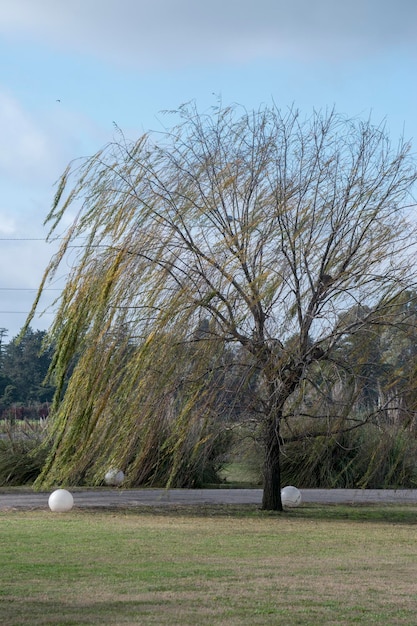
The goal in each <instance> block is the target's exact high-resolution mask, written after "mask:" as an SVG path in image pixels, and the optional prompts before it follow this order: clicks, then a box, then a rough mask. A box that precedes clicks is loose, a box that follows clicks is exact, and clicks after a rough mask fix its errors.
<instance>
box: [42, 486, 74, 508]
mask: <svg viewBox="0 0 417 626" xmlns="http://www.w3.org/2000/svg"><path fill="white" fill-rule="evenodd" d="M48 504H49V508H50V509H51V511H54V512H55V513H63V512H65V511H70V510H71V509H72V507H73V506H74V498H73V497H72V494H71V493H70V492H69V491H67V490H66V489H56V490H55V491H53V492H52V493H51V495H50V496H49V500H48Z"/></svg>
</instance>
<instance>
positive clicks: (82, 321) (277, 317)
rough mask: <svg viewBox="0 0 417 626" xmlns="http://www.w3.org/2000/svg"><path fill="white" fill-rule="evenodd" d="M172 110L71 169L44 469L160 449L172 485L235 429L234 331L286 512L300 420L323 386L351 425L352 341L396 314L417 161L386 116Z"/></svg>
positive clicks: (331, 413) (331, 418) (274, 486)
mask: <svg viewBox="0 0 417 626" xmlns="http://www.w3.org/2000/svg"><path fill="white" fill-rule="evenodd" d="M176 115H177V116H178V115H179V116H180V117H179V121H177V124H176V125H175V126H173V128H172V130H170V131H167V132H164V133H162V134H152V133H150V134H146V135H144V136H142V137H140V139H139V140H138V141H136V142H129V141H127V140H126V139H125V138H124V137H123V135H122V134H121V133H120V135H119V136H118V140H117V141H116V142H114V143H112V144H110V145H107V146H106V147H105V148H104V149H102V150H101V151H100V152H98V153H97V154H95V155H94V156H93V157H91V158H88V159H87V160H85V161H82V162H81V164H80V163H76V164H73V165H71V166H69V167H68V168H67V170H66V171H65V172H64V174H63V176H62V179H61V181H60V183H59V186H58V190H57V193H56V197H55V202H54V204H53V207H52V209H51V211H50V213H49V215H48V216H47V223H49V225H50V235H49V237H50V238H52V237H54V236H56V235H57V234H59V233H60V229H61V230H62V228H64V229H66V231H65V236H64V237H63V240H62V244H61V248H60V250H59V252H58V253H57V254H56V255H55V256H54V257H53V258H52V260H51V262H50V264H49V266H48V268H47V270H46V272H45V275H44V279H43V281H42V284H41V286H40V290H39V297H40V294H41V293H42V290H43V289H44V288H45V286H46V285H47V284H48V281H50V280H52V279H53V278H54V276H55V274H56V272H57V271H58V270H59V269H60V268H61V266H62V265H63V264H64V263H66V264H67V265H68V264H69V263H71V269H70V272H69V276H68V280H67V283H66V286H65V289H64V291H63V293H62V296H61V298H60V300H59V309H58V312H57V315H56V317H55V320H54V322H53V325H52V327H51V331H50V334H49V336H50V338H51V341H52V342H53V343H54V345H55V346H56V352H55V358H54V361H53V364H52V368H51V372H52V374H53V376H54V377H55V382H56V384H57V388H58V391H57V394H56V398H55V404H54V407H53V422H52V429H51V441H52V442H53V446H52V452H51V454H50V456H49V459H48V462H47V463H46V465H45V467H44V471H43V473H42V475H41V477H40V481H41V483H43V484H44V483H45V481H46V482H49V483H51V482H58V481H60V482H62V481H74V480H77V478H78V477H79V476H81V475H82V474H84V475H85V474H86V473H87V474H88V475H89V476H90V479H91V480H98V479H99V478H101V477H102V475H103V470H104V468H106V467H108V466H109V464H114V465H116V466H117V467H122V468H123V469H124V470H125V471H126V474H127V478H128V481H130V484H134V483H135V481H136V482H137V481H138V480H139V479H140V477H141V476H142V475H145V474H146V473H147V472H150V473H152V472H155V471H156V469H157V468H156V467H155V462H153V465H154V467H148V468H146V467H145V466H146V462H145V460H146V458H149V457H148V456H147V451H149V449H154V450H158V454H157V458H158V461H157V462H156V465H157V464H158V463H161V464H163V463H166V462H167V459H168V458H169V463H170V467H169V476H170V478H169V479H168V484H173V481H174V482H175V477H176V476H177V475H178V472H179V471H180V470H181V467H182V465H183V464H184V459H185V458H186V457H187V458H188V459H196V458H197V457H198V456H199V455H200V454H202V451H203V450H206V449H207V448H206V446H207V445H208V443H209V442H213V441H214V440H215V435H216V429H220V428H221V424H220V422H222V415H221V413H222V412H223V411H224V403H223V404H222V401H219V393H221V392H224V393H226V392H227V389H226V387H227V383H225V377H224V376H223V378H221V381H222V382H219V380H220V379H219V378H218V373H219V371H221V370H222V368H223V370H224V368H225V365H224V362H223V360H222V359H223V357H222V355H223V353H224V349H225V346H229V349H230V350H231V351H232V352H233V350H235V353H236V354H239V355H242V354H243V355H244V358H242V361H241V364H240V367H237V368H236V370H235V371H236V372H239V377H240V378H239V382H238V383H237V384H235V385H234V398H232V400H231V402H238V396H239V394H240V393H242V394H243V393H245V392H247V389H248V388H249V387H250V395H251V402H250V407H247V410H246V411H245V413H244V414H242V419H244V418H247V419H248V420H249V421H250V423H251V424H252V427H253V428H252V430H253V433H254V436H255V437H256V438H257V441H258V443H259V445H260V446H262V449H263V456H264V471H263V480H264V490H263V494H264V495H263V508H265V509H271V510H281V508H282V503H281V495H280V487H281V485H280V453H281V450H282V446H283V444H284V440H283V437H284V430H285V435H286V436H288V437H290V436H291V432H292V431H291V418H292V417H293V416H296V417H297V424H299V420H300V410H299V407H300V406H301V405H302V406H303V411H304V412H305V411H306V410H307V408H308V406H309V404H308V393H311V389H314V390H315V391H314V393H315V394H316V396H318V397H319V398H320V402H314V411H313V409H312V414H311V416H310V417H309V419H314V420H320V424H322V430H323V432H327V433H334V432H335V431H336V430H337V429H338V428H341V421H340V420H341V418H343V424H344V426H343V428H346V419H349V416H350V413H349V408H350V407H351V406H352V394H353V393H354V389H355V385H352V384H350V383H349V384H346V385H345V384H343V381H345V380H346V379H347V378H348V379H349V381H351V380H354V379H355V376H356V375H357V370H356V366H355V365H356V364H355V363H352V362H350V363H345V362H343V360H341V358H340V350H338V347H339V345H340V342H342V341H346V338H347V337H349V336H353V335H355V334H358V333H360V334H361V337H365V336H366V333H367V332H369V334H370V336H372V333H373V329H375V328H376V327H378V328H379V327H381V325H384V324H392V319H393V313H394V310H395V306H397V305H396V304H395V303H396V302H397V298H398V295H399V294H401V293H403V292H404V293H405V291H406V289H407V288H409V287H410V285H412V283H413V272H412V270H413V267H412V260H413V259H412V253H413V252H414V251H415V248H414V249H413V246H414V245H415V228H414V225H413V224H412V222H411V221H410V220H409V219H408V216H409V215H410V210H411V209H410V206H411V205H412V202H413V201H412V199H411V192H412V187H413V185H414V183H415V180H416V168H415V165H414V163H413V160H412V158H411V156H410V152H409V145H408V144H407V143H404V142H400V143H399V145H398V146H396V147H393V146H392V145H391V143H390V141H389V138H388V136H387V134H386V132H385V129H384V127H382V126H373V125H372V124H371V123H370V122H363V121H359V120H347V119H345V118H343V117H341V116H339V115H337V114H336V113H335V112H334V111H331V112H325V113H314V114H313V115H312V116H311V117H309V118H305V119H302V118H301V116H300V115H299V113H298V112H297V111H295V110H289V111H288V112H285V113H282V112H281V111H280V110H278V109H276V108H275V107H265V108H262V109H260V110H258V111H255V112H247V111H245V110H243V109H240V108H237V107H232V108H221V107H219V108H215V109H213V110H211V111H210V112H209V113H207V114H201V113H199V112H198V111H197V110H196V108H195V106H194V105H192V104H191V105H185V106H183V107H181V108H180V110H179V111H177V112H176ZM68 223H70V224H71V225H70V227H68V228H67V226H66V225H67V224H68ZM38 299H39V298H38ZM36 306H37V302H35V304H34V309H33V310H35V309H36ZM359 306H360V308H361V311H365V313H363V314H361V315H360V316H358V317H356V318H355V317H352V316H351V315H345V313H346V311H351V310H352V309H353V308H354V307H359ZM203 322H204V323H203ZM202 325H203V326H204V332H200V333H199V332H196V329H198V328H201V327H202ZM74 359H76V361H75V362H76V365H75V367H74V371H73V372H72V375H71V377H70V380H69V383H68V386H67V387H66V389H65V393H64V386H65V380H66V376H67V374H68V371H69V370H70V368H71V367H73V364H74ZM317 381H320V382H319V383H318V382H317ZM337 384H338V385H339V387H338V392H337V394H335V392H334V389H335V385H337ZM222 386H223V387H222ZM221 387H222V388H221ZM309 389H310V392H309V391H308V390H309ZM332 389H333V391H332V393H328V392H329V390H332ZM352 390H353V391H352ZM330 396H332V397H330ZM219 414H220V415H219ZM219 417H220V419H219ZM223 417H224V416H223ZM351 419H352V424H351V425H350V426H349V428H350V427H352V428H356V427H357V425H358V417H357V415H355V416H352V417H351ZM367 419H369V416H367V415H366V414H364V415H362V417H361V421H363V422H366V421H367ZM223 421H224V420H223ZM284 424H285V429H283V425H284ZM295 436H297V433H295ZM186 453H187V454H186ZM152 458H154V457H152ZM189 462H190V461H187V463H188V464H189ZM181 471H186V469H185V470H184V468H182V470H181Z"/></svg>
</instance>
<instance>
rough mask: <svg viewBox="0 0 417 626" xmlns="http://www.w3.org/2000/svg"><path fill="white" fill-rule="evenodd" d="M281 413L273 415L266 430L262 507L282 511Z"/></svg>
mask: <svg viewBox="0 0 417 626" xmlns="http://www.w3.org/2000/svg"><path fill="white" fill-rule="evenodd" d="M280 417H281V415H280V414H278V415H277V414H275V415H274V416H271V419H270V420H268V425H267V428H266V432H265V441H264V446H265V459H264V485H263V486H264V490H263V498H262V508H263V509H265V510H267V511H282V500H281V466H280V450H281V439H280V434H279V427H280Z"/></svg>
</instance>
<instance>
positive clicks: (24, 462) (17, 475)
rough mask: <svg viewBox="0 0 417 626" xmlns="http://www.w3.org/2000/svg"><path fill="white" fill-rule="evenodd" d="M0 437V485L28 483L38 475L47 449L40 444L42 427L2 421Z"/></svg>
mask: <svg viewBox="0 0 417 626" xmlns="http://www.w3.org/2000/svg"><path fill="white" fill-rule="evenodd" d="M3 426H4V428H3V431H4V432H3V433H2V435H1V437H2V438H1V439H0V485H2V486H4V485H10V486H18V485H28V484H31V483H33V481H34V480H35V479H36V478H37V476H38V475H39V473H40V471H41V469H42V466H43V464H44V462H45V459H46V455H47V450H46V449H45V447H44V446H42V445H41V444H42V441H43V434H42V427H41V426H39V425H38V427H33V426H31V425H30V424H29V423H22V424H20V425H19V426H15V425H12V424H7V423H3Z"/></svg>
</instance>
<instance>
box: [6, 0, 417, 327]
mask: <svg viewBox="0 0 417 626" xmlns="http://www.w3.org/2000/svg"><path fill="white" fill-rule="evenodd" d="M0 59H1V63H0V137H1V142H2V149H1V150H0V328H6V329H8V331H9V339H10V338H11V337H13V336H15V335H16V334H17V333H18V331H19V329H20V328H21V326H22V325H23V323H24V320H25V314H26V313H27V312H28V311H29V308H30V305H31V302H32V299H33V297H34V291H30V289H32V290H33V289H35V288H36V287H37V286H38V284H39V282H40V279H41V275H42V272H43V270H44V268H45V266H46V264H47V262H48V260H49V257H50V255H51V254H52V250H53V248H52V247H51V246H48V245H46V244H45V243H44V242H43V241H16V240H17V239H36V238H41V239H42V237H44V236H45V229H44V228H43V226H42V223H43V220H44V218H45V216H46V213H47V211H48V209H49V207H50V203H51V199H52V197H53V193H54V188H53V184H54V182H55V180H56V179H57V178H58V176H59V174H60V173H61V172H62V170H63V169H64V167H65V166H66V164H67V163H68V162H69V161H70V160H72V159H74V158H77V157H79V156H82V155H87V154H91V153H93V152H95V151H96V150H97V149H99V148H100V147H101V146H102V145H103V144H104V143H106V142H107V141H109V140H111V139H112V138H113V137H114V132H115V131H114V125H113V122H116V123H117V125H118V126H119V127H120V128H121V129H122V130H123V131H124V133H125V134H126V135H127V136H128V137H129V138H136V137H137V136H138V135H139V134H140V133H142V132H143V131H146V130H149V129H156V130H159V129H161V127H162V126H163V125H168V126H169V124H170V119H169V117H167V116H166V115H163V114H162V113H161V111H162V110H165V109H173V108H176V107H177V106H178V105H180V104H181V103H183V102H186V101H188V100H191V99H193V100H196V102H197V105H198V107H199V108H200V110H202V111H204V110H207V109H208V108H209V107H210V106H211V105H214V104H216V103H217V98H218V97H220V98H221V100H222V102H223V104H225V105H228V104H231V103H233V102H237V103H239V104H242V105H244V106H245V107H246V108H249V109H250V108H257V107H258V106H259V105H261V104H262V103H266V104H268V103H271V102H272V101H274V102H275V104H276V105H278V106H279V107H282V108H285V107H288V106H291V105H293V104H294V105H295V106H296V107H297V108H299V109H300V110H301V111H302V112H303V113H304V114H308V113H309V112H311V110H312V109H313V108H316V109H319V108H326V107H333V106H334V107H335V108H336V109H337V111H339V112H340V113H343V114H345V115H347V116H356V117H358V116H359V117H365V118H368V117H369V116H370V115H371V116H372V119H373V120H374V122H375V123H379V122H381V120H383V119H385V120H386V124H387V127H388V129H389V130H390V133H391V136H392V139H393V140H394V141H396V140H397V139H398V138H399V137H400V135H402V134H404V136H405V137H406V138H407V139H413V138H414V140H415V142H413V145H414V150H415V151H417V150H416V146H417V117H416V115H417V114H416V111H417V0H350V2H343V1H342V0H291V1H290V2H288V1H285V2H284V1H283V0H256V1H255V0H211V1H210V2H209V1H206V0H72V1H70V0H0ZM57 100H60V102H57ZM62 280H64V277H62ZM58 287H59V285H56V288H58ZM12 288H13V289H12ZM58 293H59V291H58V292H52V291H51V292H49V296H50V299H51V298H52V297H53V296H54V295H55V296H56V295H57V294H58ZM46 303H47V300H45V304H46ZM50 321H51V315H50V314H45V315H44V316H43V317H42V318H40V319H36V320H35V322H34V324H33V326H34V327H35V328H41V329H44V328H48V326H49V324H50Z"/></svg>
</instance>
